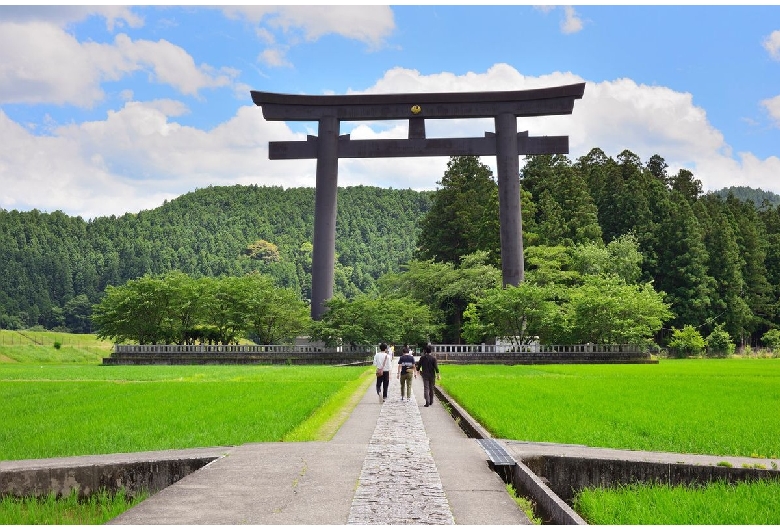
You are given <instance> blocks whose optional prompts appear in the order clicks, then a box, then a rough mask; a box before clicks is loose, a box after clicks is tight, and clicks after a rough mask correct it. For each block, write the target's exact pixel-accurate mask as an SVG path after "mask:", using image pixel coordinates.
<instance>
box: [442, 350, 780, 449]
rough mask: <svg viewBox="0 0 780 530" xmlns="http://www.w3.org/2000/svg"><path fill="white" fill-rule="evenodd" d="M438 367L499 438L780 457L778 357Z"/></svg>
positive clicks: (450, 386) (464, 402) (452, 390)
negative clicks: (596, 363)
mask: <svg viewBox="0 0 780 530" xmlns="http://www.w3.org/2000/svg"><path fill="white" fill-rule="evenodd" d="M441 370H442V381H441V384H442V386H443V387H444V388H445V390H446V391H447V392H448V393H449V394H450V395H451V396H453V397H454V398H455V399H456V400H457V401H458V403H460V404H461V405H462V406H463V407H465V408H466V409H467V410H468V411H469V414H471V415H472V416H473V417H474V418H475V419H476V420H477V421H479V422H480V423H481V424H482V425H483V426H484V427H485V428H486V429H488V430H489V431H490V432H491V433H492V434H493V435H494V436H496V437H498V438H505V439H512V440H524V441H536V442H554V443H568V444H582V445H587V446H591V447H611V448H619V449H635V450H647V451H665V452H679V453H695V454H711V455H730V456H748V457H751V456H752V457H761V458H778V457H780V419H778V415H777V412H776V411H778V410H780V359H718V360H701V359H697V360H669V361H661V362H660V363H659V364H657V365H606V364H603V365H516V366H494V365H471V366H457V365H443V366H442V367H441Z"/></svg>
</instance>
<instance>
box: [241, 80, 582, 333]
mask: <svg viewBox="0 0 780 530" xmlns="http://www.w3.org/2000/svg"><path fill="white" fill-rule="evenodd" d="M584 91H585V83H578V84H575V85H565V86H559V87H551V88H541V89H534V90H520V91H508V92H454V93H439V94H431V93H421V94H363V95H355V96H299V95H290V94H274V93H270V92H257V91H254V90H253V91H252V92H251V94H252V100H253V101H254V102H255V104H257V105H258V106H261V107H262V108H263V116H264V117H265V119H266V120H277V121H316V122H317V123H318V131H317V134H318V135H317V136H309V137H308V138H307V139H306V141H300V142H298V141H293V142H269V144H268V157H269V158H270V159H272V160H281V159H303V158H316V159H317V182H316V191H315V204H314V240H313V242H312V244H313V256H312V299H311V316H312V318H313V319H315V320H319V319H320V317H321V316H322V315H323V313H324V312H325V302H326V301H327V300H329V299H330V298H331V297H332V296H333V272H334V265H335V255H336V195H337V193H338V160H339V158H377V157H398V156H403V157H408V156H468V155H472V156H495V157H496V166H497V169H498V197H499V221H500V227H501V271H502V277H503V284H504V286H507V285H518V284H519V283H520V282H522V281H523V276H524V274H523V269H524V263H523V227H522V216H521V212H520V162H519V159H518V157H519V156H520V155H536V154H554V153H568V152H569V137H568V136H542V137H533V136H528V132H522V133H518V132H517V118H518V117H521V116H545V115H556V114H571V113H572V110H573V109H574V100H575V99H581V98H582V95H583V93H584ZM425 118H432V119H463V118H493V119H494V120H495V128H496V132H495V133H490V132H487V133H485V136H484V137H480V138H426V136H425ZM401 119H408V120H409V138H408V139H399V140H350V138H349V135H343V136H340V135H339V126H340V123H341V122H342V121H361V120H401Z"/></svg>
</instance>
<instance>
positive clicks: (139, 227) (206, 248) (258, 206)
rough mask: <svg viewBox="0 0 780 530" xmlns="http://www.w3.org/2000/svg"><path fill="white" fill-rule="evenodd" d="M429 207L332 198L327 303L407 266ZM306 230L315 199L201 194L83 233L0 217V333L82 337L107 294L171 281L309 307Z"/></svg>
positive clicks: (39, 216)
mask: <svg viewBox="0 0 780 530" xmlns="http://www.w3.org/2000/svg"><path fill="white" fill-rule="evenodd" d="M431 196H432V192H416V191H411V190H392V189H381V188H376V187H365V186H357V187H348V188H341V189H339V194H338V206H339V207H338V217H337V221H336V226H337V229H336V230H337V234H336V254H337V260H338V263H337V266H336V273H335V282H336V285H335V293H336V294H343V295H344V296H347V297H350V296H354V295H355V294H358V293H360V292H363V291H368V290H370V289H371V287H372V286H373V284H374V281H375V280H376V278H378V277H379V276H381V275H383V274H385V273H388V272H397V271H398V270H399V264H401V263H405V262H407V261H409V260H410V259H411V258H412V254H413V252H414V248H415V241H416V238H417V232H418V228H417V226H418V224H419V221H420V218H421V217H422V216H423V215H424V214H425V212H426V211H427V209H428V208H429V205H430V198H431ZM313 226H314V189H313V188H290V189H283V188H281V187H258V186H232V187H209V188H206V189H200V190H197V191H194V192H192V193H187V194H185V195H183V196H181V197H178V198H177V199H175V200H172V201H170V202H166V203H165V204H163V205H162V206H160V207H159V208H156V209H154V210H149V211H142V212H139V213H137V214H125V215H123V216H121V217H115V216H111V217H100V218H97V219H93V220H90V221H84V220H83V219H82V218H80V217H70V216H67V215H65V214H63V213H62V212H54V213H41V212H39V211H36V210H33V211H30V212H18V211H15V210H12V211H5V210H0V328H7V329H8V328H10V329H15V328H25V327H32V326H36V325H40V326H43V327H45V328H48V329H53V328H56V327H67V328H68V329H70V330H71V331H74V332H85V331H90V320H89V313H90V311H91V307H92V305H93V304H94V303H97V302H98V301H99V300H100V298H101V296H102V294H103V293H104V291H105V288H106V286H108V285H121V284H124V283H125V282H127V281H128V280H130V279H134V278H140V277H142V276H143V275H145V274H155V275H157V274H164V273H166V272H169V271H174V270H179V271H182V272H185V273H187V274H190V275H193V276H208V277H219V276H227V275H242V274H244V273H246V272H250V271H258V272H263V273H266V274H269V275H271V276H272V277H274V278H275V279H276V280H277V282H278V284H279V286H280V287H288V288H292V289H295V290H296V291H299V292H300V293H301V297H302V298H303V299H304V300H307V299H308V298H309V293H310V289H311V250H312V246H311V238H312V232H313Z"/></svg>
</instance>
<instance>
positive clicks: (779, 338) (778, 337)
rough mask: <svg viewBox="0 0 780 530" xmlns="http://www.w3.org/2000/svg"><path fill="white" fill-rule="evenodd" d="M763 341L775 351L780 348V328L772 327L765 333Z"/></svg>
mask: <svg viewBox="0 0 780 530" xmlns="http://www.w3.org/2000/svg"><path fill="white" fill-rule="evenodd" d="M761 342H763V343H764V345H765V346H766V347H767V348H769V349H770V350H772V351H773V352H777V351H778V350H780V329H770V330H769V331H767V332H766V333H764V336H763V337H761Z"/></svg>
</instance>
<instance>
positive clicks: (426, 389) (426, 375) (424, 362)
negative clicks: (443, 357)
mask: <svg viewBox="0 0 780 530" xmlns="http://www.w3.org/2000/svg"><path fill="white" fill-rule="evenodd" d="M417 371H418V372H420V375H422V380H423V396H424V397H425V406H426V407H430V406H431V405H433V387H434V386H436V379H439V380H440V381H441V374H440V373H439V363H437V362H436V357H434V356H433V355H432V354H431V345H430V344H426V345H425V346H424V347H423V349H422V356H421V357H420V360H419V361H417Z"/></svg>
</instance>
